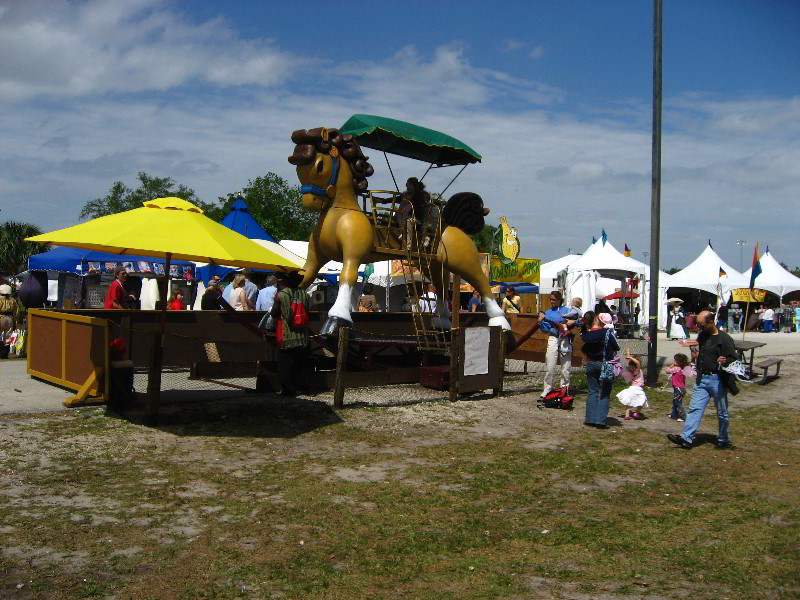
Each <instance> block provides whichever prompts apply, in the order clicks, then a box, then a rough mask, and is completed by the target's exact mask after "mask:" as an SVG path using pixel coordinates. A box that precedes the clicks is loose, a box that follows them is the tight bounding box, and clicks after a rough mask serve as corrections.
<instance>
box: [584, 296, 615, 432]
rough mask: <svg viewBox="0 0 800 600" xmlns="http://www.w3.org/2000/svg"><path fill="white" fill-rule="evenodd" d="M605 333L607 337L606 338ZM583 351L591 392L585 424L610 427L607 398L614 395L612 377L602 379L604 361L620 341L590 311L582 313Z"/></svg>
mask: <svg viewBox="0 0 800 600" xmlns="http://www.w3.org/2000/svg"><path fill="white" fill-rule="evenodd" d="M606 333H608V339H607V341H606ZM581 339H582V340H583V353H584V354H585V355H586V359H587V362H586V383H587V385H588V387H589V393H588V394H587V397H586V416H585V417H584V420H583V424H584V425H588V426H590V427H596V428H598V429H607V428H608V425H607V424H606V418H608V398H609V396H611V383H612V382H611V380H610V379H608V380H601V379H600V373H601V372H602V370H603V361H604V360H610V359H611V358H613V357H614V354H615V353H616V352H618V351H619V344H618V343H617V339H616V338H615V337H614V334H613V331H612V330H611V329H606V328H605V325H604V324H603V322H602V321H601V320H600V318H599V317H598V316H596V315H595V313H594V312H593V311H591V310H589V311H586V314H585V315H583V326H582V331H581Z"/></svg>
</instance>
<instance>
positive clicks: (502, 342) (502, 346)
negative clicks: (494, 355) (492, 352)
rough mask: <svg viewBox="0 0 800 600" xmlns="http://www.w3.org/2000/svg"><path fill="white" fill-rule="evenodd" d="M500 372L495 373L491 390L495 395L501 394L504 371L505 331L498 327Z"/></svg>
mask: <svg viewBox="0 0 800 600" xmlns="http://www.w3.org/2000/svg"><path fill="white" fill-rule="evenodd" d="M499 359H500V372H499V373H498V374H497V387H496V388H494V389H493V390H492V394H493V395H495V396H502V395H503V377H504V376H505V372H506V332H505V331H504V330H503V329H502V328H500V356H499Z"/></svg>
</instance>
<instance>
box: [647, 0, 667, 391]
mask: <svg viewBox="0 0 800 600" xmlns="http://www.w3.org/2000/svg"><path fill="white" fill-rule="evenodd" d="M662 6H663V3H662V0H653V143H652V182H651V186H652V190H651V201H650V298H649V300H650V302H649V305H650V306H649V307H648V314H647V319H648V322H647V332H648V335H649V337H650V340H649V343H648V344H647V383H648V384H650V385H655V384H656V383H658V364H657V361H658V296H659V294H658V268H659V250H660V245H661V30H662V18H661V14H662Z"/></svg>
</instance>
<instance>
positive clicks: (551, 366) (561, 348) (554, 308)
mask: <svg viewBox="0 0 800 600" xmlns="http://www.w3.org/2000/svg"><path fill="white" fill-rule="evenodd" d="M575 300H578V303H577V308H578V310H577V314H578V317H577V318H571V317H572V316H573V314H572V312H571V310H570V309H569V308H567V307H566V306H562V304H563V302H564V299H563V296H562V295H561V292H560V291H558V290H554V291H553V292H552V293H551V294H550V309H549V310H547V311H545V312H543V313H539V323H540V325H539V331H542V332H544V333H546V334H547V335H548V338H547V354H546V355H545V364H546V365H547V371H546V372H545V375H544V388H543V389H542V398H544V397H545V396H546V395H547V394H549V393H550V390H552V389H553V383H554V380H555V377H556V372H558V371H560V373H561V376H560V382H559V383H560V385H559V387H567V386H569V372H570V368H571V367H572V339H571V336H569V335H568V334H567V335H565V334H566V330H568V329H570V328H572V327H575V325H576V324H577V322H578V319H579V318H580V301H579V299H577V298H576V299H575Z"/></svg>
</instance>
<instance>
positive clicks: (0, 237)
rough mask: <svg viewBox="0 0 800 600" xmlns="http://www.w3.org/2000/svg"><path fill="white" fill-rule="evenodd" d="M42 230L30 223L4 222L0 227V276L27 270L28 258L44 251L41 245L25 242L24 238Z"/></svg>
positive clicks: (37, 233)
mask: <svg viewBox="0 0 800 600" xmlns="http://www.w3.org/2000/svg"><path fill="white" fill-rule="evenodd" d="M40 233H42V230H41V229H39V228H38V227H37V226H36V225H31V224H30V223H18V222H16V221H6V222H5V223H3V224H2V225H0V274H4V275H16V274H18V273H22V272H23V271H25V270H27V268H28V257H29V256H31V255H32V254H38V253H39V252H41V251H42V250H44V246H43V245H42V244H36V243H33V242H26V241H25V238H26V237H31V236H34V235H39V234H40Z"/></svg>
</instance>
